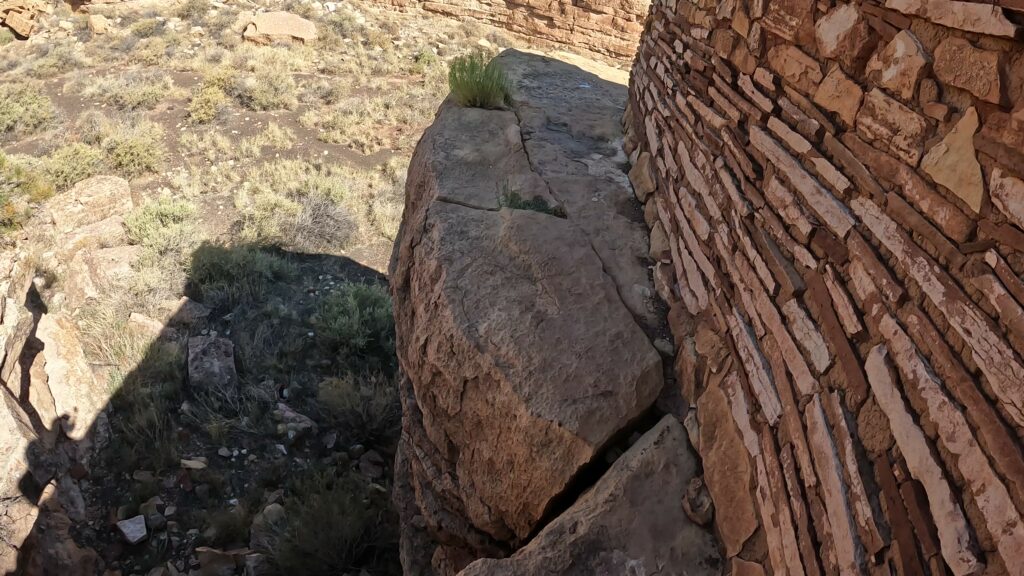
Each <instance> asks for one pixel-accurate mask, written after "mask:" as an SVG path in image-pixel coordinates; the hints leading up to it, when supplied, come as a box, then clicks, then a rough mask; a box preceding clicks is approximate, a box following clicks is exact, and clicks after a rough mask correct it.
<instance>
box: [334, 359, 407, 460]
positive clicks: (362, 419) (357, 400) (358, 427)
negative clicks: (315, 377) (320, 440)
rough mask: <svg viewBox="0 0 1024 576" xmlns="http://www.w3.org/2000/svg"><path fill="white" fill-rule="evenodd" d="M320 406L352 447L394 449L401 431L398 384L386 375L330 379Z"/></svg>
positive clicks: (346, 376) (350, 375) (349, 375)
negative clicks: (365, 446)
mask: <svg viewBox="0 0 1024 576" xmlns="http://www.w3.org/2000/svg"><path fill="white" fill-rule="evenodd" d="M317 402H318V403H319V405H320V406H322V407H323V408H324V410H325V411H326V413H327V416H328V417H329V418H330V419H331V423H332V424H333V425H334V426H335V427H336V428H337V429H338V430H339V431H340V432H341V433H342V435H343V437H344V440H345V441H346V442H348V443H349V444H364V445H367V446H382V447H391V446H392V445H393V444H394V442H395V440H396V439H397V438H398V433H399V431H400V430H401V427H402V406H401V404H400V403H399V400H398V383H397V382H396V381H395V379H394V378H389V377H386V376H383V375H360V376H356V375H352V374H347V375H345V376H343V377H340V378H328V379H326V380H324V381H322V382H321V383H320V386H319V388H318V390H317Z"/></svg>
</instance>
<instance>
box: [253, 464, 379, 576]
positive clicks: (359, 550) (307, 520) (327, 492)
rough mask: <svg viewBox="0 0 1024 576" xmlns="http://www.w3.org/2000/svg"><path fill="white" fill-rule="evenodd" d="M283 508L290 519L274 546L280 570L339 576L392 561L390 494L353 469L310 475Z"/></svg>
mask: <svg viewBox="0 0 1024 576" xmlns="http://www.w3.org/2000/svg"><path fill="white" fill-rule="evenodd" d="M284 507H285V518H286V519H287V521H286V523H285V526H284V527H283V531H282V533H281V534H280V535H279V537H278V539H277V542H275V543H274V546H275V547H274V549H273V550H270V552H271V555H272V557H273V559H274V561H275V562H276V564H277V566H278V568H279V569H280V571H281V573H282V574H303V575H305V576H335V575H336V574H342V573H347V572H350V571H353V570H355V571H356V572H358V571H359V569H360V568H369V569H373V568H374V567H376V566H379V565H381V564H382V563H386V562H393V558H391V557H392V556H393V550H394V547H395V545H396V543H397V531H396V529H395V528H396V525H397V524H396V519H395V518H394V516H393V513H392V512H391V510H390V505H389V502H388V495H387V493H382V492H380V491H377V490H375V489H373V488H372V487H370V486H369V485H368V483H367V482H366V481H365V480H362V479H360V478H357V477H355V476H354V475H353V474H352V473H341V476H340V477H336V476H335V475H334V474H331V473H330V472H319V473H318V472H311V473H307V475H306V477H305V478H302V479H300V480H299V481H297V482H296V483H295V486H293V487H292V488H291V490H290V495H289V496H288V497H286V498H285V501H284ZM373 573H378V572H377V571H376V570H373Z"/></svg>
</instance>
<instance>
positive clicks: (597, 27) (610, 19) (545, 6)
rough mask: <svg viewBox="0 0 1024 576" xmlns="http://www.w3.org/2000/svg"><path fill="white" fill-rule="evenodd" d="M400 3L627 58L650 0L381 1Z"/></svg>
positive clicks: (640, 28) (400, 4) (634, 50)
mask: <svg viewBox="0 0 1024 576" xmlns="http://www.w3.org/2000/svg"><path fill="white" fill-rule="evenodd" d="M383 2H384V3H385V4H389V5H391V6H396V7H402V8H414V7H418V8H421V9H423V10H426V11H427V12H433V13H436V14H443V15H445V16H451V17H455V18H462V19H468V20H475V21H478V22H483V23H485V24H490V25H492V26H496V27H498V28H503V29H506V30H509V31H510V32H514V33H516V34H521V35H523V36H526V37H529V38H533V39H538V40H546V41H550V42H554V43H556V44H558V45H562V46H569V47H572V48H573V49H575V50H584V51H590V52H596V53H598V54H603V55H605V56H611V57H613V58H615V59H620V60H628V59H631V58H633V56H634V55H635V54H636V45H637V41H638V40H639V38H640V32H641V30H643V23H644V19H645V18H646V17H647V11H648V7H649V6H650V0H546V1H538V0H518V1H516V0H436V1H428V0H383Z"/></svg>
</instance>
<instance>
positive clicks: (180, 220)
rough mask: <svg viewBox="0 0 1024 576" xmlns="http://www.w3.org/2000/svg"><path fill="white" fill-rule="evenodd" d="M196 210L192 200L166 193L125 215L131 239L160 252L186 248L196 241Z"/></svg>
mask: <svg viewBox="0 0 1024 576" xmlns="http://www.w3.org/2000/svg"><path fill="white" fill-rule="evenodd" d="M194 214H195V206H194V205H193V204H192V203H191V202H189V201H188V200H181V199H174V198H168V197H163V198H160V199H158V200H155V201H151V202H149V203H147V204H145V205H143V206H142V207H140V208H138V209H136V210H134V211H133V212H132V213H131V214H129V215H128V217H127V218H126V219H125V221H124V227H125V229H126V231H127V234H128V241H129V242H131V243H132V244H138V245H141V246H144V247H145V248H147V249H149V250H150V251H152V252H153V254H155V255H157V256H163V255H165V254H167V253H170V252H182V251H183V250H184V249H185V248H187V247H188V246H189V245H191V244H192V242H193V240H192V239H193V236H194V234H193V229H194V227H193V225H192V216H193V215H194Z"/></svg>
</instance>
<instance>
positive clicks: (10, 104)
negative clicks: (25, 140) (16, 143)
mask: <svg viewBox="0 0 1024 576" xmlns="http://www.w3.org/2000/svg"><path fill="white" fill-rule="evenodd" d="M55 117H56V112H55V110H54V108H53V102H51V101H50V98H49V97H47V96H46V94H44V93H43V91H42V88H41V87H40V86H39V84H36V83H32V82H0V134H2V133H5V132H14V133H19V134H27V133H30V132H34V131H35V130H38V129H39V128H42V127H43V126H46V125H47V124H49V123H50V122H52V121H53V119H54V118H55Z"/></svg>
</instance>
